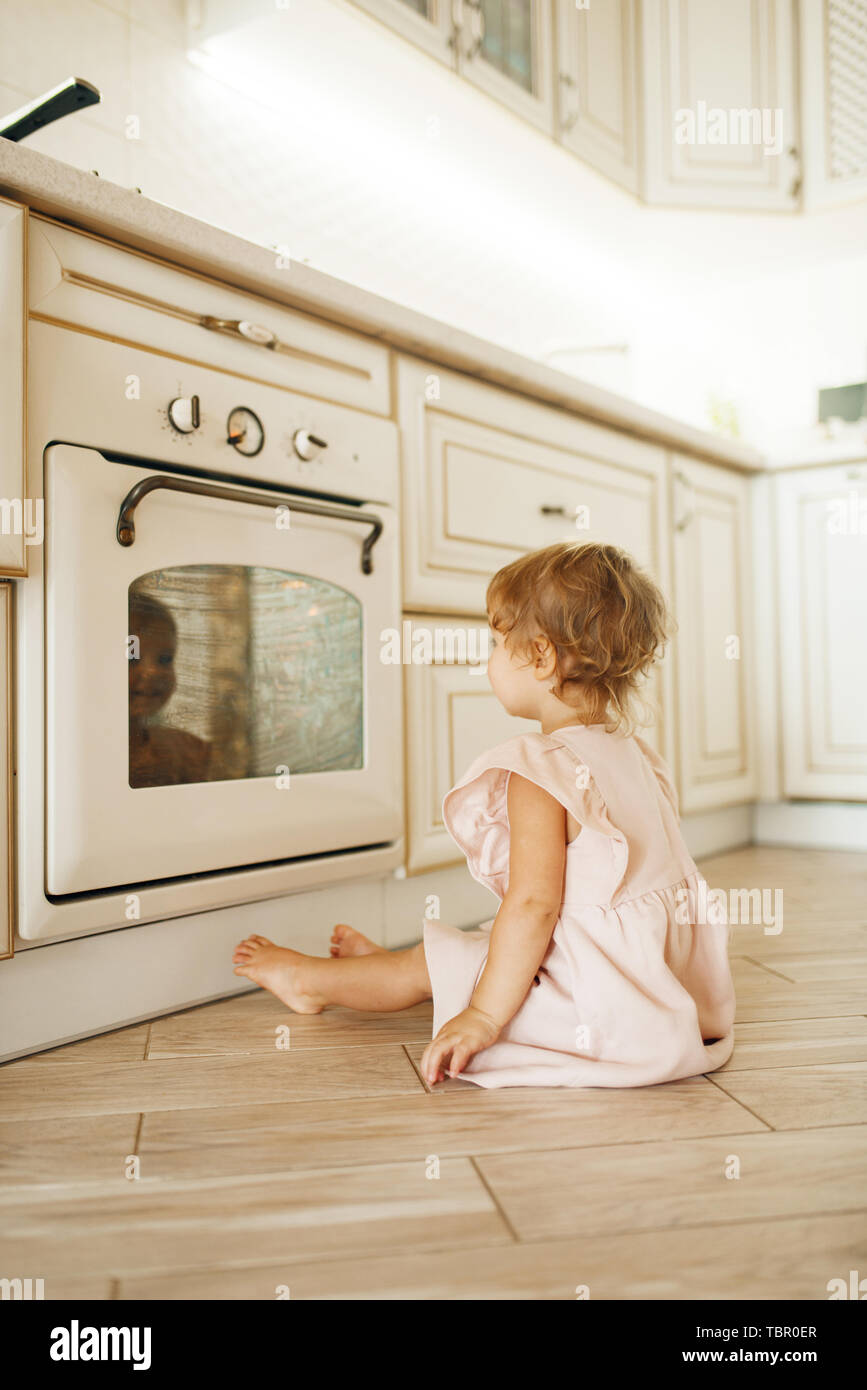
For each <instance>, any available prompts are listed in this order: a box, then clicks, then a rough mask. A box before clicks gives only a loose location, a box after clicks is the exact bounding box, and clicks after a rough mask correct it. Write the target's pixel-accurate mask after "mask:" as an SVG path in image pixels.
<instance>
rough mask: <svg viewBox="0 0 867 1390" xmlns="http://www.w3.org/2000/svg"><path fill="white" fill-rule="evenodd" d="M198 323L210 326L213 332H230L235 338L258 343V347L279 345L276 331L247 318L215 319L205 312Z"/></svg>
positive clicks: (204, 326)
mask: <svg viewBox="0 0 867 1390" xmlns="http://www.w3.org/2000/svg"><path fill="white" fill-rule="evenodd" d="M200 323H201V325H202V327H203V328H210V329H211V331H212V332H214V333H232V334H234V336H235V337H236V338H244V339H246V341H247V342H248V343H258V344H259V346H260V347H267V348H276V347H279V346H280V339H279V338H278V337H277V334H276V333H272V332H271V329H270V328H266V327H265V326H264V324H261V323H251V322H250V320H249V319H216V318H214V317H213V316H212V315H211V314H205V315H204V316H203V317H202V318H201V319H200Z"/></svg>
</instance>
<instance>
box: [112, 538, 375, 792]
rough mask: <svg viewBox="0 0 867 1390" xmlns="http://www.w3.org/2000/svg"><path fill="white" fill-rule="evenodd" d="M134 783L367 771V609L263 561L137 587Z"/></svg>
mask: <svg viewBox="0 0 867 1390" xmlns="http://www.w3.org/2000/svg"><path fill="white" fill-rule="evenodd" d="M127 646H128V657H129V663H128V664H129V784H130V786H131V787H165V786H170V785H175V784H178V783H183V782H222V781H229V780H235V779H237V778H241V777H278V776H283V777H285V776H286V774H287V772H288V774H289V777H290V779H291V777H292V776H293V775H295V774H300V773H309V772H334V771H340V770H345V769H349V768H360V767H362V765H363V752H364V747H363V692H364V683H363V676H364V662H363V652H362V618H361V604H360V603H359V601H358V599H356V598H355V597H354V595H352V594H350V593H347V591H346V590H345V589H340V588H338V587H337V586H336V585H334V584H327V583H325V582H324V581H323V580H321V579H313V578H311V577H310V576H309V575H305V574H291V573H287V572H286V571H285V570H275V569H265V568H262V567H260V566H257V565H182V566H179V567H177V568H174V569H164V570H154V571H152V572H151V573H150V574H145V575H142V576H140V578H138V579H136V580H135V581H134V582H133V583H132V584H131V585H130V588H129V639H128V644H127Z"/></svg>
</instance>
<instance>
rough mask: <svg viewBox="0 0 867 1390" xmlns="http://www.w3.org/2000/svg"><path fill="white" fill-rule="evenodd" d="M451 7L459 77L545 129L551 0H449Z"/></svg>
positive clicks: (549, 111) (549, 101) (550, 109)
mask: <svg viewBox="0 0 867 1390" xmlns="http://www.w3.org/2000/svg"><path fill="white" fill-rule="evenodd" d="M454 11H455V14H456V17H457V21H458V22H457V25H456V29H455V43H456V45H457V59H458V72H459V73H460V74H461V76H462V77H466V78H467V79H468V80H469V81H470V82H472V83H473V84H474V85H475V86H476V87H480V88H481V89H482V91H484V92H487V93H488V94H489V96H492V97H495V98H496V99H497V101H501V102H503V103H504V105H506V106H509V107H511V109H512V110H513V111H514V112H515V113H516V115H518V116H521V117H523V119H524V120H526V121H531V122H532V123H533V124H534V125H537V126H540V127H541V128H542V129H543V130H545V131H548V132H549V133H550V132H551V131H552V130H553V127H554V102H553V83H552V80H551V78H552V72H553V51H552V45H553V37H552V22H551V21H552V10H551V0H454Z"/></svg>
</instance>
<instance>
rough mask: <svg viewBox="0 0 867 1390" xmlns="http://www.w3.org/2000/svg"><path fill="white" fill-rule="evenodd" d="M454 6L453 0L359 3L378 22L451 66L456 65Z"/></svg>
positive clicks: (386, 0)
mask: <svg viewBox="0 0 867 1390" xmlns="http://www.w3.org/2000/svg"><path fill="white" fill-rule="evenodd" d="M452 3H453V0H356V4H357V5H359V6H360V8H361V9H363V10H367V12H368V14H371V15H373V16H374V18H375V19H380V20H382V22H383V23H384V24H387V25H388V27H389V28H390V29H393V30H394V31H395V33H397V34H400V35H401V37H402V38H405V39H409V41H410V43H415V44H418V46H419V48H423V49H424V50H425V52H426V53H430V54H431V55H432V56H433V57H434V58H438V59H439V61H440V62H441V63H448V64H449V66H453V65H454V44H453V41H452V30H453V25H452Z"/></svg>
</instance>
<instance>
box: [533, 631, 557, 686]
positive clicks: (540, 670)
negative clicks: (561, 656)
mask: <svg viewBox="0 0 867 1390" xmlns="http://www.w3.org/2000/svg"><path fill="white" fill-rule="evenodd" d="M533 665H534V666H535V668H536V678H537V680H545V679H547V677H548V676H552V675H553V674H554V672H555V671H556V669H557V653H556V652H555V650H554V644H553V642H550V641H549V640H548V638H547V637H545V636H542V635H540V636H538V637H534V638H533Z"/></svg>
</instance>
